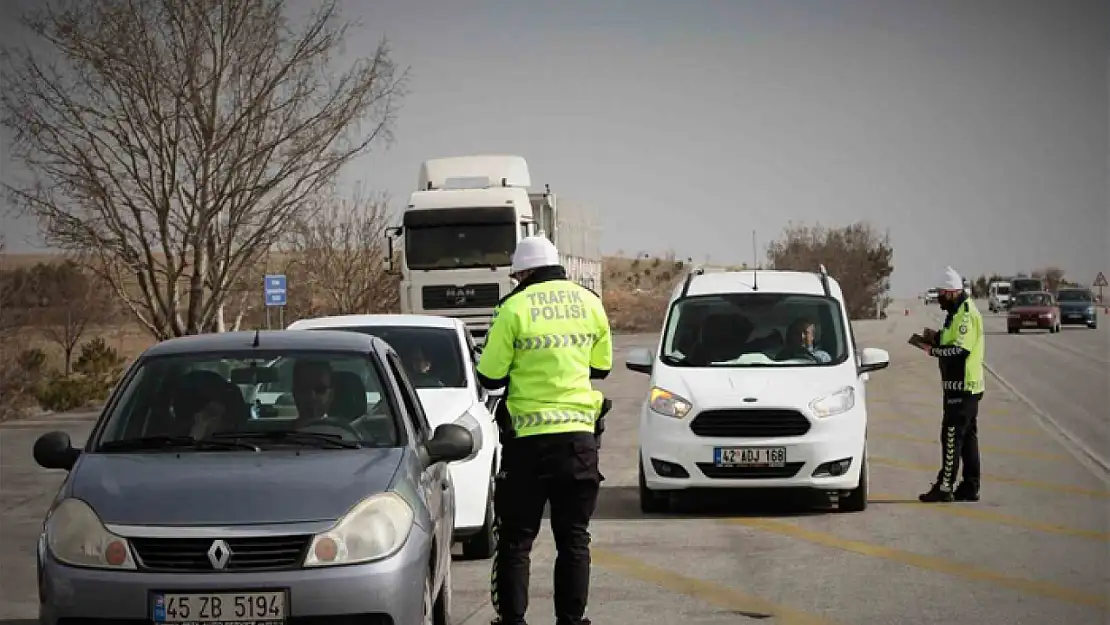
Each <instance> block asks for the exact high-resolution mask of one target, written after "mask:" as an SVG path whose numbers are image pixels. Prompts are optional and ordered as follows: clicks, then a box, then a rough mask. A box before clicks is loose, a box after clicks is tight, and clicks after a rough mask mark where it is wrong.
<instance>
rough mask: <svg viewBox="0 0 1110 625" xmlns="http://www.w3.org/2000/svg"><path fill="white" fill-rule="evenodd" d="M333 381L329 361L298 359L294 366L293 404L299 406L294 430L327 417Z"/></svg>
mask: <svg viewBox="0 0 1110 625" xmlns="http://www.w3.org/2000/svg"><path fill="white" fill-rule="evenodd" d="M331 381H332V375H331V365H330V364H329V363H328V362H327V361H324V360H314V359H298V360H297V361H296V362H295V363H294V364H293V403H294V404H296V406H297V419H296V421H294V422H293V427H294V428H296V427H300V426H302V425H306V424H308V423H312V422H313V421H318V420H320V419H323V418H325V417H327V411H328V405H329V404H330V403H331V396H332V388H331Z"/></svg>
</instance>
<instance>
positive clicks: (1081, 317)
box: [1060, 308, 1098, 325]
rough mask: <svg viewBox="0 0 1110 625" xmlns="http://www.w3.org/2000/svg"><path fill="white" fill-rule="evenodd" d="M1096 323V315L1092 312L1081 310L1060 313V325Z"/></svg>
mask: <svg viewBox="0 0 1110 625" xmlns="http://www.w3.org/2000/svg"><path fill="white" fill-rule="evenodd" d="M1096 323H1098V313H1097V312H1095V311H1094V310H1087V309H1085V308H1081V309H1078V310H1062V311H1060V324H1061V325H1094V324H1096Z"/></svg>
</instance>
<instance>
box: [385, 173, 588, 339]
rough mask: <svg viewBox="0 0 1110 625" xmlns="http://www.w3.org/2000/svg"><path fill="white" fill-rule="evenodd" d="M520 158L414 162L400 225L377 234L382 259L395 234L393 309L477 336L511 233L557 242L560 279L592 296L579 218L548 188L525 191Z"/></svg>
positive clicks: (481, 334)
mask: <svg viewBox="0 0 1110 625" xmlns="http://www.w3.org/2000/svg"><path fill="white" fill-rule="evenodd" d="M531 185H532V178H531V174H530V173H529V170H528V164H527V162H526V161H525V160H524V159H523V158H522V157H520V156H512V155H476V156H457V157H447V158H437V159H431V160H428V161H425V162H424V163H423V164H422V165H421V167H420V175H419V179H418V187H417V190H416V191H414V192H413V193H412V195H411V197H410V198H409V203H408V206H407V207H406V208H405V211H404V213H403V215H402V220H401V226H399V227H396V228H390V229H388V230H387V240H388V242H389V259H388V260H389V265H390V270H391V271H394V272H396V271H398V269H397V268H396V267H394V263H393V261H394V258H395V255H394V242H395V241H397V240H400V241H402V242H403V244H402V245H401V250H400V252H401V254H400V268H399V272H400V274H401V312H402V313H406V314H433V315H443V316H448V317H454V318H457V319H461V320H462V321H463V322H464V323H465V324H466V326H467V328H468V329H469V330H470V332H471V333H472V334H473V335H474V337H475V339H477V340H478V341H480V342H484V340H485V335H486V333H487V332H488V330H489V326H490V323H491V321H492V317H493V309H494V307H495V306H496V305H497V303H498V301H500V299H501V298H502V297H504V296H505V295H507V294H508V293H509V292H510V291H511V290H512V289H513V287H514V286H515V284H514V283H513V281H512V280H511V279H510V278H509V266H510V264H511V262H512V255H513V251H514V250H515V249H516V244H517V243H518V242H519V241H520V239H522V238H524V237H527V236H532V235H543V236H546V237H547V238H548V239H550V240H551V241H552V242H553V243H555V245H556V246H557V247H558V248H559V252H560V255H561V256H562V260H563V264H564V266H566V268H567V272H568V277H569V278H570V279H571V280H574V281H575V282H578V283H579V284H581V285H583V286H585V287H587V288H590V289H593V290H594V291H595V292H598V293H600V292H601V252H600V245H599V241H598V239H599V237H598V236H596V233H595V232H594V227H593V225H592V224H590V223H588V221H587V220H584V219H582V218H583V217H584V216H586V214H585V213H584V212H582V211H581V210H576V207H574V206H573V205H564V206H560V205H559V203H558V202H557V201H556V197H555V194H553V193H552V192H551V190H550V188H549V187H546V186H545V188H544V191H543V192H538V193H533V192H530V191H529V187H531Z"/></svg>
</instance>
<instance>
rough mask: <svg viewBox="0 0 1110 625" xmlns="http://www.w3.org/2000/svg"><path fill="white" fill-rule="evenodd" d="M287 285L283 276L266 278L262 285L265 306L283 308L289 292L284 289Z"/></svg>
mask: <svg viewBox="0 0 1110 625" xmlns="http://www.w3.org/2000/svg"><path fill="white" fill-rule="evenodd" d="M286 286H287V283H286V280H285V276H283V275H272V276H266V278H265V279H264V281H263V283H262V287H263V292H264V293H265V295H266V305H267V306H285V304H286V302H287V301H288V295H289V291H288V290H287V288H286Z"/></svg>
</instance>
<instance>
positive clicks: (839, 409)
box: [809, 386, 856, 419]
mask: <svg viewBox="0 0 1110 625" xmlns="http://www.w3.org/2000/svg"><path fill="white" fill-rule="evenodd" d="M855 405H856V389H855V388H853V387H851V386H845V387H844V388H842V389H840V390H839V391H837V392H835V393H830V394H829V395H825V396H824V397H821V398H819V399H815V400H813V401H811V402H810V403H809V409H810V410H812V411H813V414H814V415H815V416H817V417H820V418H822V419H823V418H825V417H832V416H835V415H838V414H841V413H843V412H848V411H849V410H851V409H852V408H853V407H854V406H855Z"/></svg>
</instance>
